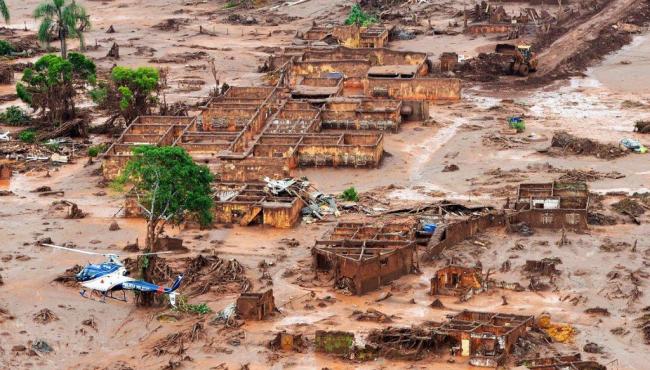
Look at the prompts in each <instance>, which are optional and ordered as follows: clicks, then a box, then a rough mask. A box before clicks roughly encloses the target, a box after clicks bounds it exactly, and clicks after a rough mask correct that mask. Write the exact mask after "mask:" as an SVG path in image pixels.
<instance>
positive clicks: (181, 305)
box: [175, 296, 212, 315]
mask: <svg viewBox="0 0 650 370" xmlns="http://www.w3.org/2000/svg"><path fill="white" fill-rule="evenodd" d="M175 310H176V311H178V312H183V313H193V314H196V315H207V314H209V313H210V312H212V309H211V308H210V307H208V305H207V304H205V303H200V304H190V303H187V297H185V296H179V297H178V300H177V304H176V308H175Z"/></svg>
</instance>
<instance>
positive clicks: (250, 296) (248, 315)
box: [237, 289, 276, 320]
mask: <svg viewBox="0 0 650 370" xmlns="http://www.w3.org/2000/svg"><path fill="white" fill-rule="evenodd" d="M275 311H276V308H275V300H274V298H273V289H269V290H267V291H265V292H260V293H251V292H244V293H242V294H241V295H240V296H239V298H237V313H238V314H239V317H241V318H243V319H246V320H264V319H265V318H266V317H268V316H269V315H271V314H272V313H273V312H275Z"/></svg>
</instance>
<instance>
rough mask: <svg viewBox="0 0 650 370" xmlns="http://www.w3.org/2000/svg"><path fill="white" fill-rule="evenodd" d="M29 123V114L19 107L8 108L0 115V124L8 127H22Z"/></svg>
mask: <svg viewBox="0 0 650 370" xmlns="http://www.w3.org/2000/svg"><path fill="white" fill-rule="evenodd" d="M30 121H31V118H30V117H29V114H27V112H25V111H24V110H23V109H21V108H20V107H17V106H15V105H12V106H10V107H9V108H7V109H6V110H5V111H4V112H2V113H0V123H2V124H7V125H10V126H22V125H26V124H28V123H29V122H30Z"/></svg>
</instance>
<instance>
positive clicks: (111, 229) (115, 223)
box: [108, 221, 120, 231]
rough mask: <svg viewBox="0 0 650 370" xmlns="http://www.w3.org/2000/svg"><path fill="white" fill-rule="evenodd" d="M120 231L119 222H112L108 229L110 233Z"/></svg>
mask: <svg viewBox="0 0 650 370" xmlns="http://www.w3.org/2000/svg"><path fill="white" fill-rule="evenodd" d="M119 229H120V225H118V224H117V221H113V222H111V225H110V226H109V227H108V231H117V230H119Z"/></svg>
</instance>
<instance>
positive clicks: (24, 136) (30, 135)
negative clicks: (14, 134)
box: [18, 130, 36, 143]
mask: <svg viewBox="0 0 650 370" xmlns="http://www.w3.org/2000/svg"><path fill="white" fill-rule="evenodd" d="M18 139H20V141H22V142H25V143H33V142H34V141H36V131H34V130H25V131H23V132H21V133H20V134H18Z"/></svg>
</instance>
